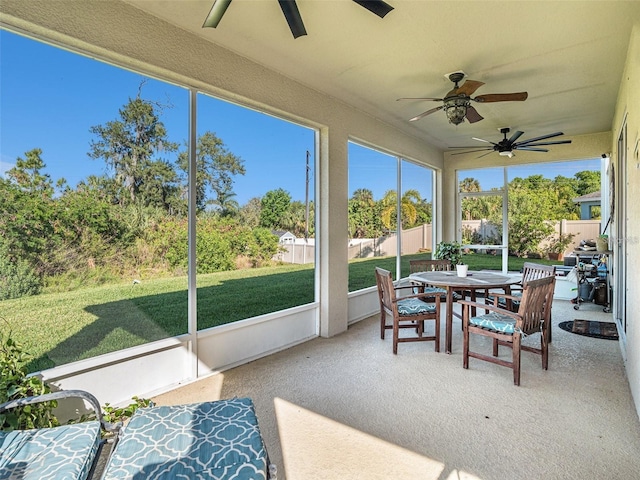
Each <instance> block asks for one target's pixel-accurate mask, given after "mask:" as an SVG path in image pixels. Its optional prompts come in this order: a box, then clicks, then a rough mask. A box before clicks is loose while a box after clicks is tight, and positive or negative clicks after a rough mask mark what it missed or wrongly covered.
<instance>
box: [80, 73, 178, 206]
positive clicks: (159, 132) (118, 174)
mask: <svg viewBox="0 0 640 480" xmlns="http://www.w3.org/2000/svg"><path fill="white" fill-rule="evenodd" d="M141 88H142V85H141ZM156 108H160V106H159V105H158V104H154V103H152V102H150V101H148V100H143V99H142V98H140V90H139V91H138V96H137V97H136V98H134V99H131V98H129V101H128V102H127V104H126V105H125V106H124V107H123V108H121V109H120V110H119V116H120V118H119V120H114V121H111V122H107V123H106V124H105V125H97V126H93V127H91V128H90V129H89V131H90V132H91V133H92V134H94V135H95V136H96V137H97V140H92V141H91V143H90V151H89V156H90V157H91V158H93V159H98V158H102V159H104V161H105V162H106V163H107V166H108V167H109V168H111V169H112V172H113V177H114V179H115V181H116V183H117V185H118V188H119V189H120V192H119V193H118V201H119V203H120V204H121V205H126V204H129V203H132V204H135V203H136V202H137V200H138V197H139V196H140V195H141V194H142V195H143V196H145V197H146V198H145V199H144V204H147V205H163V204H166V203H167V202H166V199H163V195H164V194H165V193H167V190H168V189H169V187H167V188H165V187H164V186H163V187H161V188H158V187H157V185H155V186H153V185H148V183H149V182H151V183H153V182H154V181H159V182H160V183H164V182H167V183H168V184H171V183H173V182H175V171H174V172H173V173H171V172H169V170H173V166H172V165H171V164H170V163H168V162H163V161H162V160H161V159H160V158H159V155H160V153H161V152H174V151H176V150H177V149H178V146H177V144H176V143H173V142H170V141H169V139H168V136H167V131H166V129H165V126H164V124H163V123H162V122H161V121H160V117H159V115H158V113H157V112H156ZM157 162H161V163H162V165H160V163H157ZM150 169H151V170H154V173H150ZM158 170H162V173H161V174H160V175H158ZM145 182H147V185H146V186H145Z"/></svg>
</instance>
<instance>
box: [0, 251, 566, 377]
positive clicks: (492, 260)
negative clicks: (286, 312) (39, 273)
mask: <svg viewBox="0 0 640 480" xmlns="http://www.w3.org/2000/svg"><path fill="white" fill-rule="evenodd" d="M423 256H424V254H420V255H407V256H404V257H403V258H402V267H401V268H402V272H403V275H402V276H407V275H408V272H409V260H410V259H412V258H418V257H423ZM536 261H538V260H536ZM465 262H466V263H468V264H469V268H470V269H471V270H477V269H495V270H499V269H500V268H501V259H500V257H495V256H491V255H474V254H472V255H466V256H465ZM524 262H525V259H518V258H510V259H509V270H514V271H519V270H520V269H521V268H522V264H523V263H524ZM538 262H541V263H550V264H552V263H558V262H547V261H542V260H541V261H538ZM375 266H380V267H382V268H386V269H389V270H391V271H395V257H386V258H369V259H359V260H354V261H352V262H350V263H349V291H355V290H359V289H362V288H366V287H370V286H372V285H375V276H374V267H375ZM313 286H314V269H313V265H283V266H278V267H268V268H260V269H249V270H234V271H231V272H219V273H213V274H208V275H199V276H198V328H199V329H204V328H209V327H213V326H217V325H222V324H225V323H230V322H234V321H237V320H241V319H244V318H250V317H253V316H256V315H261V314H265V313H270V312H275V311H278V310H282V309H286V308H290V307H294V306H297V305H304V304H306V303H310V302H312V301H313V292H314V288H313ZM187 304H188V303H187V279H186V277H177V278H168V279H167V278H163V279H157V280H149V281H142V282H141V283H139V284H135V285H134V284H133V283H123V284H116V285H107V286H100V287H92V288H86V289H79V290H75V291H73V292H64V293H50V294H43V295H37V296H33V297H24V298H19V299H15V300H5V301H2V302H0V318H1V319H3V320H4V322H2V323H4V325H2V327H1V328H2V330H3V331H7V330H9V331H11V332H12V334H13V336H14V338H15V339H16V340H18V341H19V342H20V343H22V344H23V345H24V346H25V347H26V350H27V351H28V352H30V353H31V354H32V355H33V356H34V359H33V361H32V362H31V363H30V365H29V370H30V371H38V370H42V369H45V368H50V367H53V366H57V365H63V364H65V363H69V362H73V361H75V360H80V359H85V358H90V357H93V356H96V355H100V354H103V353H107V352H112V351H116V350H119V349H122V348H126V347H132V346H135V345H140V344H143V343H147V342H150V341H154V340H160V339H163V338H167V337H171V336H174V335H179V334H182V333H186V331H187Z"/></svg>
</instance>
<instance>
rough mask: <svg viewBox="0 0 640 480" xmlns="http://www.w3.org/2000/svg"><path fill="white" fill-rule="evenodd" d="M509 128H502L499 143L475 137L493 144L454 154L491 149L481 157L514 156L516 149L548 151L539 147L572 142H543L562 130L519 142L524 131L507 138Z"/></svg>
mask: <svg viewBox="0 0 640 480" xmlns="http://www.w3.org/2000/svg"><path fill="white" fill-rule="evenodd" d="M509 131H510V130H509V128H508V127H505V128H501V129H500V133H502V135H503V136H504V138H503V139H502V140H500V141H499V142H498V143H495V142H490V141H489V140H483V139H482V138H476V137H473V139H474V140H478V141H479V142H484V143H490V144H491V146H486V147H482V148H477V149H474V150H467V151H466V152H458V153H453V154H452V155H461V154H463V153H472V152H482V151H485V150H489V151H488V152H487V153H485V154H484V155H480V156H479V157H478V158H480V157H484V156H485V155H489V154H490V153H491V152H498V154H499V155H504V156H506V157H509V158H511V157H513V156H514V153H513V151H514V150H527V151H529V152H548V151H549V150H548V149H546V148H538V147H541V146H544V145H560V144H563V143H571V140H554V141H553V142H541V140H546V139H547V138H553V137H559V136H560V135H564V133H562V132H555V133H549V134H548V135H541V136H539V137H535V138H530V139H529V140H522V141H521V142H517V141H516V140H518V139H519V138H520V137H521V136H522V135H523V134H524V132H521V131H519V130H518V131H516V132H515V133H514V134H513V135H511V137H510V138H507V133H509ZM453 148H474V147H453Z"/></svg>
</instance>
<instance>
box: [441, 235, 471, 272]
mask: <svg viewBox="0 0 640 480" xmlns="http://www.w3.org/2000/svg"><path fill="white" fill-rule="evenodd" d="M434 257H435V258H436V259H440V260H443V259H446V260H449V261H450V262H451V266H452V267H454V266H455V268H456V270H457V271H458V276H459V277H466V276H467V270H468V268H469V265H466V264H464V263H463V262H462V245H460V243H459V242H440V243H439V244H438V245H436V252H435V255H434Z"/></svg>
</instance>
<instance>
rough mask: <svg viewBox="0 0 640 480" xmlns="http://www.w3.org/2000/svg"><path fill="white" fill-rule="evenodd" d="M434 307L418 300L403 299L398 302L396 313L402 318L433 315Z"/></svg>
mask: <svg viewBox="0 0 640 480" xmlns="http://www.w3.org/2000/svg"><path fill="white" fill-rule="evenodd" d="M435 311H436V306H435V305H431V304H430V303H426V302H423V301H422V300H420V299H418V298H403V299H400V300H398V313H399V314H400V315H402V316H409V315H421V314H423V313H435Z"/></svg>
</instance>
